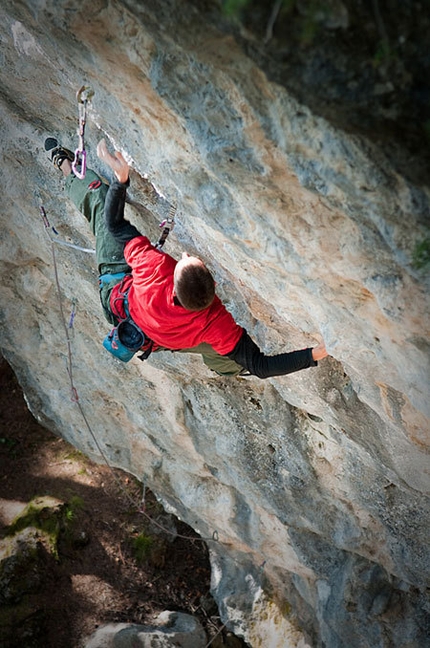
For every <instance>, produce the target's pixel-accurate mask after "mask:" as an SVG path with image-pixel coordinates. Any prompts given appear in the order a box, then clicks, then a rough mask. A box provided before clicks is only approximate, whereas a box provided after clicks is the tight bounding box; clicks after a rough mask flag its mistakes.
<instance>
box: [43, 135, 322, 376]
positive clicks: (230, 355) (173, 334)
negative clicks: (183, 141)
mask: <svg viewBox="0 0 430 648" xmlns="http://www.w3.org/2000/svg"><path fill="white" fill-rule="evenodd" d="M45 149H46V150H47V151H49V152H50V157H51V160H52V162H53V163H54V164H55V166H57V168H59V169H61V171H62V173H63V175H64V176H65V179H66V190H67V192H68V195H69V197H70V198H71V200H72V201H73V203H74V204H75V205H76V207H77V208H78V209H79V210H80V211H81V212H82V213H83V214H84V216H85V217H86V219H87V220H88V221H89V223H90V225H91V228H92V231H93V233H94V235H95V237H96V260H97V266H98V271H99V275H100V298H101V303H102V307H103V311H104V314H105V316H106V319H107V320H108V321H109V322H110V323H111V324H114V325H117V324H118V323H119V322H120V321H122V320H123V319H125V318H126V316H127V313H126V308H125V305H124V294H127V304H126V305H127V306H128V310H129V315H130V317H131V318H132V320H133V322H134V323H135V324H136V325H137V326H138V327H139V328H140V329H141V330H142V331H143V332H144V333H145V336H146V337H147V338H149V339H150V340H151V341H152V343H153V346H152V350H153V351H161V350H170V351H180V352H189V353H199V354H201V355H202V357H203V360H204V362H205V364H206V365H207V366H208V367H209V368H210V369H212V370H213V371H215V372H216V373H217V374H219V375H223V376H236V375H249V374H251V375H255V376H258V377H259V378H268V377H270V376H281V375H285V374H289V373H292V372H295V371H299V370H301V369H306V368H308V367H311V366H316V365H317V363H318V360H322V359H323V358H325V357H326V356H327V351H326V349H325V346H324V344H323V343H321V344H319V345H318V346H316V347H314V348H313V349H312V348H307V349H303V350H300V351H293V352H289V353H281V354H279V355H274V356H266V355H265V354H264V353H262V352H261V351H260V349H259V348H258V346H257V345H256V344H255V342H254V341H253V340H252V339H251V338H250V337H249V335H248V333H247V332H246V331H245V329H243V328H242V327H241V326H239V324H237V323H236V322H235V321H234V319H233V317H232V315H231V314H230V313H229V312H228V311H227V309H226V308H225V307H224V306H223V304H222V303H221V301H220V299H219V298H218V297H217V295H216V294H215V282H214V279H213V277H212V275H211V273H210V271H209V270H208V268H207V267H206V266H205V264H204V262H203V261H202V260H201V259H199V258H198V257H195V256H191V255H188V254H186V253H184V254H183V255H182V258H181V259H180V260H179V261H176V260H175V259H173V257H171V256H170V255H168V254H166V253H164V252H162V251H161V250H160V249H158V248H157V247H155V246H154V245H152V244H151V243H150V241H149V239H148V238H147V237H146V236H143V235H142V234H141V233H140V232H139V231H138V230H137V229H136V227H134V225H132V224H131V223H130V222H129V221H127V220H126V219H125V218H124V207H125V200H126V191H127V187H128V185H129V166H128V163H127V162H126V160H125V159H124V157H123V155H122V154H121V153H120V152H119V151H116V152H115V154H114V155H112V154H111V153H110V152H109V151H108V149H107V146H106V142H105V141H104V140H102V141H101V142H100V143H99V145H98V147H97V154H98V156H99V158H100V159H101V160H103V161H104V162H105V163H106V164H107V165H108V166H109V167H110V168H111V169H112V171H113V172H114V176H115V177H114V180H113V181H112V183H111V184H110V185H109V186H108V185H106V184H105V183H104V182H103V181H102V180H101V178H100V177H99V176H98V175H97V174H96V173H94V171H91V170H90V169H87V172H86V175H85V178H84V179H82V180H81V179H79V178H77V177H76V176H75V175H74V174H73V173H72V161H73V153H72V152H71V151H69V150H68V149H65V148H63V147H62V146H61V145H59V144H58V142H57V140H55V139H54V138H48V139H47V140H46V141H45Z"/></svg>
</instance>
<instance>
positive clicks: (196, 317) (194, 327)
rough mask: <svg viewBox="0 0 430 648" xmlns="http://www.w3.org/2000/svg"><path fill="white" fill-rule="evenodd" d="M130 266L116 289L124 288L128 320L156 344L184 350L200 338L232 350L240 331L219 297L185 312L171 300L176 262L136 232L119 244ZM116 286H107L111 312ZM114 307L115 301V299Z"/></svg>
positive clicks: (219, 349)
mask: <svg viewBox="0 0 430 648" xmlns="http://www.w3.org/2000/svg"><path fill="white" fill-rule="evenodd" d="M124 257H125V260H126V261H127V263H128V265H129V266H130V267H131V270H132V277H127V278H126V280H125V282H124V283H123V286H122V289H123V290H126V289H127V288H129V293H128V307H129V310H130V315H131V317H132V318H133V320H134V322H136V324H137V325H138V326H140V328H141V329H142V330H143V331H144V332H145V334H146V335H147V336H148V337H149V338H150V339H151V340H153V341H154V342H155V343H156V345H158V346H160V347H165V348H167V349H174V350H177V349H188V348H191V347H195V346H197V345H199V344H201V343H202V342H207V343H208V344H210V345H211V346H212V347H213V348H214V349H215V351H217V352H218V353H219V354H221V355H227V354H228V353H230V352H231V351H233V349H234V347H235V346H236V344H237V343H238V342H239V340H240V338H241V337H242V334H243V328H242V327H241V326H239V325H238V324H236V322H235V321H234V319H233V317H232V316H231V314H230V313H229V312H228V311H227V309H226V308H225V306H223V304H222V303H221V301H220V299H219V298H218V297H217V296H215V299H214V301H213V302H212V304H211V305H210V306H209V307H208V308H205V309H204V310H202V311H197V312H195V311H189V310H186V309H185V308H183V306H180V305H179V304H177V303H176V302H175V300H174V290H173V272H174V269H175V266H176V263H177V261H176V260H175V259H174V258H173V257H171V256H170V255H169V254H165V253H164V252H162V251H160V250H158V249H157V248H155V247H154V246H153V245H152V244H151V243H150V241H149V239H148V238H147V237H146V236H137V237H135V238H133V239H131V241H129V242H128V243H127V244H126V246H125V248H124ZM118 292H119V286H115V288H114V289H113V290H112V293H111V298H110V304H111V308H112V310H113V312H115V310H116V308H115V299H116V298H117V297H118ZM116 304H117V307H118V306H119V301H117V302H116Z"/></svg>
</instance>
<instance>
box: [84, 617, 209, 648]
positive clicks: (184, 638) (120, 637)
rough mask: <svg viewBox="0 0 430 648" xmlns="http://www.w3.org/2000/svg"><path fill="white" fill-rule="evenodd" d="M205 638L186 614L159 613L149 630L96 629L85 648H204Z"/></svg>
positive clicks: (125, 627) (127, 625)
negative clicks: (154, 647) (155, 647)
mask: <svg viewBox="0 0 430 648" xmlns="http://www.w3.org/2000/svg"><path fill="white" fill-rule="evenodd" d="M206 645H207V638H206V635H205V631H204V630H203V628H202V627H201V625H200V623H199V621H198V620H197V619H195V618H194V617H192V616H191V615H189V614H182V613H180V612H179V613H178V612H169V611H166V612H162V613H161V614H160V615H159V616H158V617H157V618H156V619H155V622H154V625H153V626H141V625H140V626H139V625H133V624H130V623H117V624H115V623H111V624H109V625H107V626H103V627H102V628H99V629H98V630H97V631H96V632H95V633H94V635H93V637H91V638H90V640H89V641H88V643H87V644H86V646H85V648H117V647H118V646H120V647H121V648H152V647H153V646H157V648H169V647H172V648H174V647H175V646H177V647H178V648H205V646H206Z"/></svg>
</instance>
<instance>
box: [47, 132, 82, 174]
mask: <svg viewBox="0 0 430 648" xmlns="http://www.w3.org/2000/svg"><path fill="white" fill-rule="evenodd" d="M45 151H48V153H49V155H50V158H51V162H52V163H53V164H54V165H55V166H56V167H57V169H59V168H60V167H61V165H62V164H63V162H64V160H70V162H73V160H74V159H75V154H74V153H72V151H69V149H66V148H64V146H61V144H59V143H58V140H56V139H55V137H47V138H46V140H45Z"/></svg>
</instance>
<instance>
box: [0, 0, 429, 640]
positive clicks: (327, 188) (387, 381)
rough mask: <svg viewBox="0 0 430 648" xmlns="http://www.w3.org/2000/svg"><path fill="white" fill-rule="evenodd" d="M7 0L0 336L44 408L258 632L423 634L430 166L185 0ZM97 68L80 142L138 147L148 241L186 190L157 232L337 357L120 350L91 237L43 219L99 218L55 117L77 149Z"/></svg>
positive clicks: (241, 308) (243, 312) (241, 629)
mask: <svg viewBox="0 0 430 648" xmlns="http://www.w3.org/2000/svg"><path fill="white" fill-rule="evenodd" d="M9 5H10V6H9ZM9 5H6V3H2V6H1V8H0V18H1V20H0V34H1V42H2V47H1V67H0V84H1V115H2V120H1V141H2V164H1V174H2V183H1V184H2V209H1V215H0V218H1V230H0V232H1V235H0V258H1V270H0V272H1V282H0V303H1V325H2V337H1V342H0V345H1V351H2V353H3V354H4V356H5V357H6V358H7V360H8V361H9V362H10V363H11V365H12V366H13V368H14V370H15V371H16V373H17V376H18V378H19V380H20V382H21V384H22V386H23V389H24V391H25V394H26V398H27V400H28V403H29V406H30V408H31V410H32V411H33V413H34V414H35V415H36V416H37V418H38V419H39V420H40V421H41V422H42V423H43V424H44V425H46V426H47V427H49V428H50V429H51V430H53V431H54V432H56V433H57V434H59V435H61V436H63V437H64V438H66V439H67V440H68V441H69V442H71V443H73V444H74V445H75V446H77V447H78V448H79V449H81V450H82V451H83V452H85V453H87V454H88V455H90V456H91V457H92V458H99V459H100V460H102V453H103V455H104V456H105V457H106V458H107V459H108V460H109V462H110V463H111V464H112V465H115V466H120V467H122V468H124V469H125V470H127V471H129V472H130V473H133V474H134V475H136V476H137V477H138V478H139V479H141V480H143V481H144V482H145V483H146V484H147V485H148V486H150V487H151V488H152V490H153V491H154V492H155V493H157V495H158V497H159V498H160V500H161V501H162V502H163V504H164V505H165V506H166V508H167V509H168V510H170V511H172V512H174V513H176V514H177V515H178V516H179V517H180V518H182V519H183V520H184V521H186V522H187V523H188V524H190V525H191V526H192V527H194V528H195V529H196V530H198V531H199V532H200V533H201V534H202V536H203V537H205V538H208V544H209V546H210V549H211V555H212V563H213V582H212V588H213V593H214V596H215V598H216V599H217V601H218V604H219V606H220V609H221V613H222V618H223V620H224V621H226V622H228V627H229V628H230V629H231V630H233V631H234V632H235V633H236V634H240V635H242V636H243V637H244V638H245V639H246V640H247V641H248V642H249V643H250V645H252V646H265V647H267V646H270V647H271V648H275V647H276V646H279V647H282V648H285V647H290V646H291V647H293V646H294V647H296V646H297V647H298V646H301V647H303V646H305V645H307V646H330V648H337V647H341V646H348V647H349V648H351V647H355V646H357V647H358V646H360V648H363V647H369V648H375V646H399V647H400V646H406V645H407V646H422V645H424V637H425V628H426V616H425V615H426V612H425V610H426V605H427V604H426V601H427V602H428V599H426V591H427V592H428V590H426V588H428V586H429V572H430V558H429V543H428V538H429V534H430V523H429V496H430V464H429V446H430V437H429V430H430V426H429V401H430V399H429V390H428V383H429V365H428V347H429V338H428V324H429V319H428V314H429V308H428V307H429V303H428V293H427V290H428V282H427V280H426V276H425V274H424V273H423V272H422V271H417V270H414V268H413V265H412V258H413V251H414V249H415V247H416V245H417V244H419V243H420V242H422V241H423V240H424V239H425V238H426V227H427V226H428V218H429V196H430V194H429V189H428V187H423V186H417V185H414V184H411V182H410V181H406V180H405V179H404V178H403V177H401V176H400V175H398V174H396V173H395V172H394V171H393V169H392V168H391V167H390V165H389V164H388V162H387V160H386V159H384V157H383V156H382V154H381V153H380V152H379V151H378V150H377V149H375V147H374V146H373V145H372V143H371V142H369V141H365V140H364V139H361V138H359V137H358V136H352V135H348V134H346V133H344V132H341V131H338V130H336V129H335V128H334V127H333V126H331V125H330V124H328V123H327V122H325V121H324V120H322V119H321V118H316V117H315V116H314V115H313V114H312V113H311V112H310V111H309V110H308V109H307V108H306V107H305V106H303V105H299V104H298V103H297V102H296V101H295V100H294V99H293V98H292V97H291V96H289V95H288V94H287V93H286V91H285V90H284V89H283V88H282V87H280V86H278V85H275V84H273V83H270V82H269V81H268V80H267V78H266V76H265V75H264V73H263V72H262V71H261V70H259V69H257V68H256V67H255V65H254V64H253V63H252V62H251V61H250V59H248V58H247V56H246V55H245V53H244V52H243V51H242V50H241V49H240V48H239V47H238V45H237V44H236V43H235V41H234V39H233V37H232V36H231V35H227V34H226V33H223V32H222V31H219V30H218V29H216V28H215V27H214V26H212V25H209V24H205V22H204V19H203V17H202V16H201V15H200V14H199V13H198V11H197V9H195V8H194V7H193V6H192V5H190V4H188V3H185V2H181V1H180V0H166V1H165V2H164V1H163V2H137V1H133V0H123V1H119V0H92V1H91V2H89V1H87V0H84V1H83V2H81V1H80V2H78V1H77V0H57V1H56V2H54V1H53V0H31V1H30V0H27V2H26V1H24V0H16V1H15V2H13V3H9ZM82 85H88V86H91V87H92V89H93V90H94V93H95V94H94V97H93V100H92V102H91V105H90V106H89V109H88V116H87V125H86V131H85V136H86V148H87V151H88V164H89V166H91V167H93V168H95V169H96V170H98V171H99V172H101V173H104V174H106V173H107V170H106V168H104V167H103V166H102V165H101V164H100V162H99V160H98V159H97V156H96V145H97V142H98V141H99V139H100V138H101V137H106V138H107V140H109V141H110V142H111V143H112V144H114V145H115V146H117V147H118V148H120V149H121V150H122V151H123V152H124V154H125V155H126V156H127V157H128V158H129V160H130V161H131V163H132V166H133V169H134V171H133V174H132V177H131V188H130V199H131V201H132V204H131V205H130V207H129V217H130V219H131V220H133V222H135V223H136V225H137V226H138V227H139V228H140V229H141V231H144V232H145V233H148V235H149V236H150V237H151V239H152V240H154V241H155V240H156V239H157V238H158V235H159V229H158V223H159V221H160V220H162V218H163V217H165V216H166V215H167V214H168V212H169V207H170V205H171V204H175V205H177V214H176V220H177V225H176V228H175V230H174V232H173V233H172V235H171V236H170V238H169V240H168V243H167V245H166V251H168V252H169V253H171V254H172V255H173V256H178V255H179V254H180V252H181V251H182V250H183V249H186V250H187V251H189V252H190V253H195V254H198V255H199V256H201V257H202V258H204V259H205V261H206V262H207V264H208V266H209V268H210V269H211V270H212V271H213V273H214V275H215V277H216V281H217V288H218V292H219V295H220V296H221V298H222V299H223V300H224V301H225V303H226V305H227V307H228V308H229V310H230V311H231V312H232V314H233V315H234V317H235V318H236V320H237V321H238V322H239V323H240V324H241V325H243V326H244V327H245V328H246V329H247V330H248V332H249V333H250V335H251V336H252V337H253V338H254V339H255V340H256V342H257V343H258V344H259V345H260V346H261V348H262V349H263V350H264V351H266V352H267V353H276V352H280V351H287V350H293V349H296V348H303V347H304V346H312V345H315V344H316V343H317V342H318V340H319V339H321V337H322V338H324V340H325V342H326V344H327V347H328V350H329V352H330V354H331V357H330V358H328V359H326V360H324V361H322V362H321V363H320V366H319V367H318V368H314V369H308V370H306V371H303V372H300V373H298V374H293V375H290V376H285V377H281V378H276V379H269V380H266V381H261V380H258V379H256V378H249V379H242V380H237V379H233V380H227V379H223V378H220V377H217V376H216V375H215V374H211V373H210V372H209V371H208V369H207V368H206V367H205V365H204V364H203V363H202V361H201V359H200V358H199V357H198V356H194V355H186V354H172V353H170V352H165V353H159V354H153V355H152V356H151V358H150V359H149V360H147V361H146V362H144V363H141V362H139V360H137V359H133V360H132V361H131V362H130V363H129V364H127V365H123V364H121V363H120V362H119V361H116V360H115V359H114V358H112V357H111V356H110V355H109V354H108V353H107V352H106V351H105V350H104V349H103V347H102V344H101V341H102V339H103V337H104V336H105V334H106V333H107V332H108V330H109V325H108V324H107V323H106V321H105V320H104V318H103V315H102V312H101V308H100V304H99V301H98V287H97V274H96V269H95V263H94V256H93V255H92V254H91V253H88V252H85V251H81V250H78V249H76V248H72V247H66V246H64V245H57V244H56V243H51V239H53V240H55V241H56V242H58V241H65V242H68V243H71V244H72V245H75V246H77V247H79V248H85V249H87V248H92V246H93V244H94V241H93V239H92V235H91V233H90V231H89V229H88V224H87V223H86V221H85V220H84V219H83V218H82V217H81V216H80V214H79V213H77V211H76V209H75V208H74V207H73V206H72V205H71V204H70V203H69V202H68V200H67V199H66V197H65V194H64V190H63V183H62V179H61V174H60V173H59V172H56V171H55V169H54V168H53V167H52V165H51V164H50V162H49V160H48V158H47V156H46V154H45V152H44V150H43V142H44V139H45V137H46V136H47V135H53V136H55V137H58V138H59V139H61V141H62V142H63V144H64V145H66V146H68V147H69V148H72V149H75V148H76V147H77V144H78V136H77V130H76V129H77V119H78V103H77V101H76V92H77V90H78V89H79V88H80V87H81V86H82ZM108 177H109V176H108ZM41 205H43V206H44V208H45V210H46V213H47V215H48V219H49V224H50V226H49V227H45V225H44V222H43V220H42V218H41V216H40V206H41ZM142 207H146V208H147V209H150V210H151V212H152V213H153V216H148V215H147V213H146V212H145V210H144V209H142ZM52 228H54V229H55V232H58V234H57V233H55V232H54V231H53V229H52ZM56 276H57V277H58V282H57V279H56ZM59 296H61V302H60V300H59ZM68 340H69V342H68ZM70 361H71V362H72V364H71V366H70ZM70 368H71V369H72V370H71V371H70ZM76 397H78V401H77V398H76ZM76 401H77V402H76Z"/></svg>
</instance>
